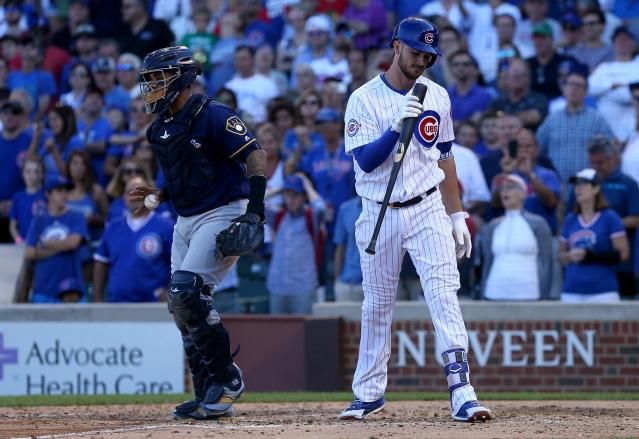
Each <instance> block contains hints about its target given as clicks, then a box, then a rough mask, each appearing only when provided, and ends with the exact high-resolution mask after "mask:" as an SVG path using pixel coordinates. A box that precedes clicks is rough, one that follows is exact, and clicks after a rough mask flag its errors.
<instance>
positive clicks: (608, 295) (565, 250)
mask: <svg viewBox="0 0 639 439" xmlns="http://www.w3.org/2000/svg"><path fill="white" fill-rule="evenodd" d="M570 183H571V184H572V185H574V189H575V199H576V203H575V209H574V212H573V213H571V214H569V215H568V216H567V217H566V219H565V221H564V227H563V229H562V231H561V236H560V237H559V240H560V241H559V261H560V262H561V263H562V264H563V265H564V267H565V270H564V284H563V288H562V291H563V292H562V293H561V300H562V301H563V302H618V301H619V300H620V297H619V284H618V282H617V277H616V274H615V267H616V266H617V265H618V264H619V263H620V262H623V261H626V260H628V257H629V255H630V250H629V245H628V237H627V236H626V230H625V229H624V226H623V223H622V221H621V218H620V217H619V215H618V214H617V212H615V211H614V210H612V209H610V208H608V203H607V202H606V199H605V197H604V195H603V189H602V187H601V180H600V178H599V177H598V176H597V173H596V171H595V170H594V169H590V168H587V169H582V170H581V171H579V172H577V174H576V175H574V176H572V177H571V178H570Z"/></svg>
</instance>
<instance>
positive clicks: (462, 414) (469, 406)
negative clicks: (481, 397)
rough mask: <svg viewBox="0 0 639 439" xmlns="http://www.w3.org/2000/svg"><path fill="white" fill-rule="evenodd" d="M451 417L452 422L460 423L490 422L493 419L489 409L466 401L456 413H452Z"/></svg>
mask: <svg viewBox="0 0 639 439" xmlns="http://www.w3.org/2000/svg"><path fill="white" fill-rule="evenodd" d="M452 416H453V419H454V420H456V421H462V422H475V421H481V422H486V421H490V420H491V419H492V417H493V416H492V413H491V412H490V409H488V408H487V407H484V406H483V405H481V404H480V403H479V402H478V401H466V402H465V403H464V404H462V406H461V407H460V408H459V410H457V413H454V414H453V415H452Z"/></svg>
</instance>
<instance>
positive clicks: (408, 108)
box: [391, 93, 424, 133]
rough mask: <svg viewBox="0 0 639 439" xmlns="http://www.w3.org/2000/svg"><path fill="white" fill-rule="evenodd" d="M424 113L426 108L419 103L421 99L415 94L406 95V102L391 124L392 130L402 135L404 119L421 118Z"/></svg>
mask: <svg viewBox="0 0 639 439" xmlns="http://www.w3.org/2000/svg"><path fill="white" fill-rule="evenodd" d="M423 112H424V106H423V105H422V103H421V102H419V98H418V97H417V96H415V95H413V94H410V93H406V96H404V102H402V106H401V107H399V112H398V113H397V115H396V116H395V118H394V119H393V121H392V122H391V130H393V131H395V132H398V133H401V132H402V122H403V121H404V119H406V118H411V117H419V115H420V114H422V113H423Z"/></svg>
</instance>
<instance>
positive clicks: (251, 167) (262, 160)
mask: <svg viewBox="0 0 639 439" xmlns="http://www.w3.org/2000/svg"><path fill="white" fill-rule="evenodd" d="M246 174H247V175H248V176H249V177H250V176H252V175H261V176H264V175H265V174H266V151H264V150H263V149H256V150H255V151H253V152H252V153H251V154H249V156H248V157H247V158H246Z"/></svg>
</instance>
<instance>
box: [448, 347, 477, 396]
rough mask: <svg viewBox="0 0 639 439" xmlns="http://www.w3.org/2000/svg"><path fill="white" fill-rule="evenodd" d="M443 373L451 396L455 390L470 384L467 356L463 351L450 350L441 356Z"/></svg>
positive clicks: (458, 349)
mask: <svg viewBox="0 0 639 439" xmlns="http://www.w3.org/2000/svg"><path fill="white" fill-rule="evenodd" d="M442 358H443V360H444V373H445V374H446V380H447V381H448V391H449V392H450V394H451V396H452V394H453V392H454V391H455V390H456V389H459V388H460V387H464V386H467V385H469V384H470V368H469V367H468V354H467V353H466V351H465V350H464V349H461V348H457V349H450V350H448V351H446V352H444V353H443V354H442Z"/></svg>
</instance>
